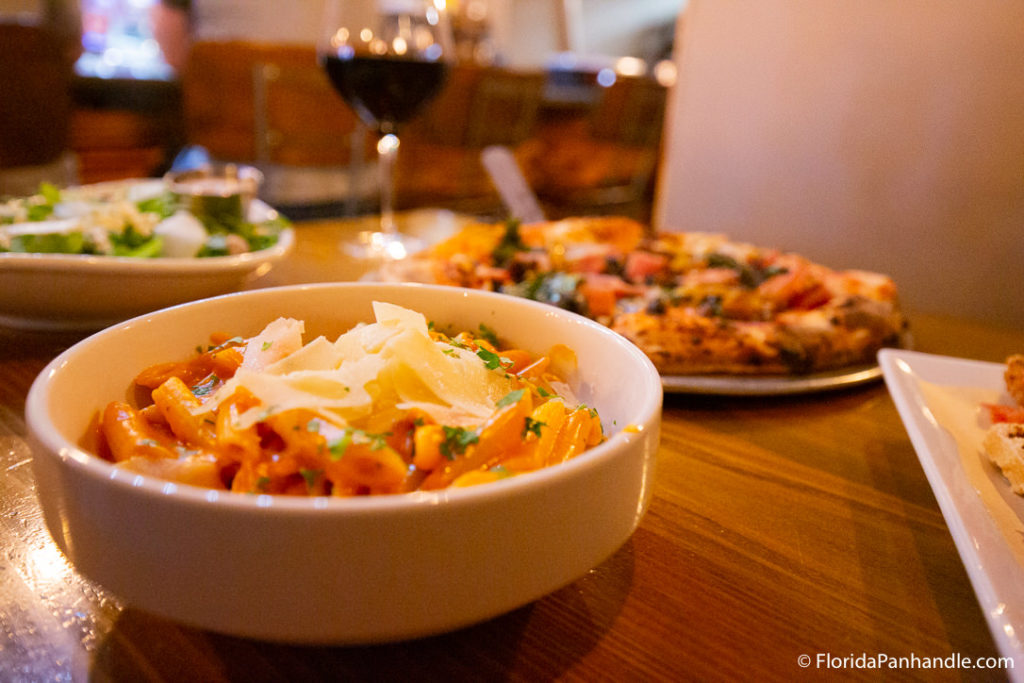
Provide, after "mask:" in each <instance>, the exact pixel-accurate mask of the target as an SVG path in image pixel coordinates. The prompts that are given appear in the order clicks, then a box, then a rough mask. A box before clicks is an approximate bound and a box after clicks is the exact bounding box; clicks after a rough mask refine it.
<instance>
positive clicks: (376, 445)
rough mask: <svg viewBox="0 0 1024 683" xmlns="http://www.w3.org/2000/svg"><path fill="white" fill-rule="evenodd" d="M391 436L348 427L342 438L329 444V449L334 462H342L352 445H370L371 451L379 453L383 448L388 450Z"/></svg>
mask: <svg viewBox="0 0 1024 683" xmlns="http://www.w3.org/2000/svg"><path fill="white" fill-rule="evenodd" d="M389 436H391V432H382V433H379V434H377V433H373V432H367V431H363V430H362V429H353V428H352V427H348V428H347V429H345V432H344V433H343V434H342V435H341V436H340V437H338V438H337V439H335V440H333V441H331V442H330V443H328V444H327V449H328V450H329V451H330V453H331V459H332V460H340V459H341V457H342V456H343V455H345V451H346V450H348V447H349V445H350V444H352V443H368V444H370V450H372V451H379V450H380V449H382V448H387V445H388V442H387V438H388V437H389Z"/></svg>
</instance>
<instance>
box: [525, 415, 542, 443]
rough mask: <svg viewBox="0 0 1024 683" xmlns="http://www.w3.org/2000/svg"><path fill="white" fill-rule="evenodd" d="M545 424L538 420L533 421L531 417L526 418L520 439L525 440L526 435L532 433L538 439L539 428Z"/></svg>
mask: <svg viewBox="0 0 1024 683" xmlns="http://www.w3.org/2000/svg"><path fill="white" fill-rule="evenodd" d="M546 425H547V423H545V422H541V421H540V420H534V419H533V418H532V417H529V416H527V418H526V424H525V425H524V426H523V433H522V437H523V438H524V439H525V438H526V435H527V434H530V433H533V434H536V435H537V436H538V437H539V436H540V428H541V427H544V426H546Z"/></svg>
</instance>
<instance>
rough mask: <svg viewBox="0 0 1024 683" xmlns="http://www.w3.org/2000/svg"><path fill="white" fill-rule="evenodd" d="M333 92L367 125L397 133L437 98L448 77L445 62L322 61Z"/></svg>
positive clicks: (393, 59) (331, 58)
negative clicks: (399, 128)
mask: <svg viewBox="0 0 1024 683" xmlns="http://www.w3.org/2000/svg"><path fill="white" fill-rule="evenodd" d="M323 64H324V69H325V70H326V71H327V77H328V78H330V80H331V83H332V84H333V85H334V89H335V90H337V91H338V93H339V94H340V95H341V96H342V98H344V100H345V101H346V102H348V104H349V106H350V107H352V109H354V110H355V111H356V113H357V114H358V115H359V118H361V119H362V120H363V123H365V124H366V125H368V126H371V127H373V128H376V129H377V130H378V131H379V132H381V133H382V134H387V133H394V132H395V128H396V127H397V125H398V124H400V123H406V122H407V121H409V119H411V118H412V117H413V116H415V115H416V114H417V113H419V111H420V109H421V108H422V107H423V105H424V104H426V103H427V102H428V101H430V100H431V99H433V98H434V96H435V95H437V93H438V92H440V90H441V87H442V86H443V85H444V82H445V80H446V79H447V77H448V64H447V63H446V62H428V61H420V60H416V59H400V58H396V57H373V56H355V57H350V58H348V59H343V58H341V57H336V56H326V57H324V58H323Z"/></svg>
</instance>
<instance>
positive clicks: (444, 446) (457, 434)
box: [439, 425, 480, 460]
mask: <svg viewBox="0 0 1024 683" xmlns="http://www.w3.org/2000/svg"><path fill="white" fill-rule="evenodd" d="M441 429H442V430H443V431H444V441H442V442H441V445H440V446H439V450H440V451H441V455H443V456H444V457H446V458H448V459H449V460H454V459H455V456H456V455H462V454H463V453H465V452H466V448H467V447H468V446H469V445H471V444H474V443H476V442H478V441H479V440H480V433H479V432H478V431H476V430H475V429H465V428H463V427H449V426H447V425H442V427H441Z"/></svg>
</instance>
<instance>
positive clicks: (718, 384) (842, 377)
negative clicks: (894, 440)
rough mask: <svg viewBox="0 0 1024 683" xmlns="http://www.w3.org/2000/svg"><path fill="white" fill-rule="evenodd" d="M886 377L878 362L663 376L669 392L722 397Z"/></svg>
mask: <svg viewBox="0 0 1024 683" xmlns="http://www.w3.org/2000/svg"><path fill="white" fill-rule="evenodd" d="M881 378H882V370H881V368H879V367H878V365H875V364H870V365H856V366H853V367H850V368H843V369H841V370H831V371H829V372H816V373H813V374H810V375H796V376H780V377H744V376H743V375H662V377H661V384H662V387H664V389H665V391H666V392H667V393H676V394H712V395H719V396H782V395H785V394H809V393H814V392H818V391H830V390H833V389H843V388H846V387H853V386H858V385H860V384H865V383H867V382H874V381H876V380H879V379H881Z"/></svg>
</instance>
